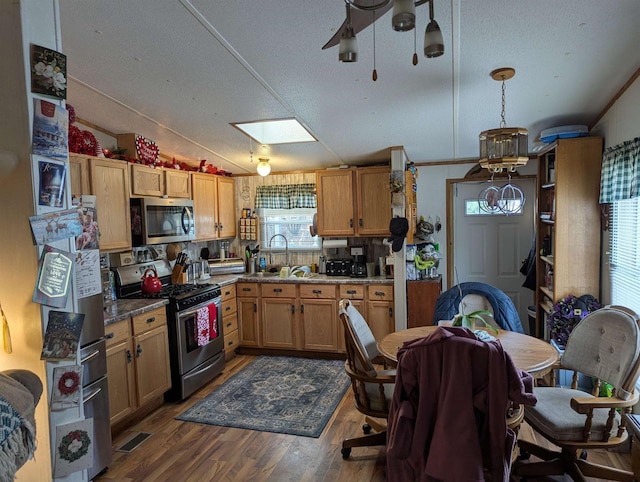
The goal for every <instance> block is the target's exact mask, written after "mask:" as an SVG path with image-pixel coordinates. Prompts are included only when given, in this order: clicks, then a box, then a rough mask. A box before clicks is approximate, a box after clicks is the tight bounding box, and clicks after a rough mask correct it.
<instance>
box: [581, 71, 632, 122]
mask: <svg viewBox="0 0 640 482" xmlns="http://www.w3.org/2000/svg"><path fill="white" fill-rule="evenodd" d="M638 77H640V67H638V70H636V71H635V72H634V73H633V74H632V75H631V77H629V80H627V81H626V82H625V84H624V85H623V86H622V87H621V88H620V90H619V91H618V93H617V94H616V95H614V96H613V97H612V98H611V100H610V101H609V103H608V104H607V105H606V106H605V107H604V109H602V112H600V114H598V117H596V120H595V121H593V122H592V123H591V124H590V125H589V130H591V129H593V128H594V127H595V125H596V124H597V123H598V122H600V120H601V119H602V118H603V117H604V116H605V114H606V113H607V112H609V109H611V107H613V104H615V103H616V102H617V101H618V99H619V98H620V97H621V96H622V94H624V93H625V92H626V91H627V89H629V87H631V84H633V83H634V82H635V81H636V79H638Z"/></svg>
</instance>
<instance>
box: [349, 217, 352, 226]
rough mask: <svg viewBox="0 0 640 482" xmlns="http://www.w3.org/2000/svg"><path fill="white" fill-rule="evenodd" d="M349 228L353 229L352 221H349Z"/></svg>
mask: <svg viewBox="0 0 640 482" xmlns="http://www.w3.org/2000/svg"><path fill="white" fill-rule="evenodd" d="M349 227H350V228H352V227H353V219H349Z"/></svg>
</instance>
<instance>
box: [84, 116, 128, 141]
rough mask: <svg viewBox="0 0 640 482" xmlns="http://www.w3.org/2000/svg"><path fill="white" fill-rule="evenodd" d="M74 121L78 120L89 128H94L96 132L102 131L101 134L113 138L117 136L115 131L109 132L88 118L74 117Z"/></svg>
mask: <svg viewBox="0 0 640 482" xmlns="http://www.w3.org/2000/svg"><path fill="white" fill-rule="evenodd" d="M76 121H77V122H79V123H80V124H84V125H85V126H87V127H90V128H91V129H94V130H96V131H98V132H102V133H103V134H106V135H108V136H111V137H113V138H114V139H117V138H118V134H116V133H115V132H111V131H109V130H107V129H105V128H104V127H100V126H99V125H97V124H94V123H93V122H89V121H88V120H85V119H83V118H82V117H76Z"/></svg>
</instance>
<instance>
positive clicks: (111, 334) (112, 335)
mask: <svg viewBox="0 0 640 482" xmlns="http://www.w3.org/2000/svg"><path fill="white" fill-rule="evenodd" d="M114 336H116V335H115V334H114V333H113V332H111V333H107V334H106V335H104V339H105V340H110V339H111V338H113V337H114Z"/></svg>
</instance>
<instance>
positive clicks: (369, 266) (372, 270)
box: [367, 262, 376, 278]
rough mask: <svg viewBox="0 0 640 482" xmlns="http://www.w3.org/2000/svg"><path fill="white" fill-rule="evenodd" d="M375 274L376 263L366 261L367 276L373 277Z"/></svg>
mask: <svg viewBox="0 0 640 482" xmlns="http://www.w3.org/2000/svg"><path fill="white" fill-rule="evenodd" d="M375 275H376V263H375V262H371V263H367V276H368V277H369V278H373V277H374V276H375Z"/></svg>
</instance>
